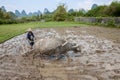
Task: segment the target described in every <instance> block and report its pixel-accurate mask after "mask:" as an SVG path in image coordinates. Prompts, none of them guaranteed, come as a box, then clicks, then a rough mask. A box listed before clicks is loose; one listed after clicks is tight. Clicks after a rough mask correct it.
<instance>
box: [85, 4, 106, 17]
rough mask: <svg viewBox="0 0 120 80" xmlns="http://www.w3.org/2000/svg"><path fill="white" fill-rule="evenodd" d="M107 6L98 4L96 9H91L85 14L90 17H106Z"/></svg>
mask: <svg viewBox="0 0 120 80" xmlns="http://www.w3.org/2000/svg"><path fill="white" fill-rule="evenodd" d="M106 7H107V6H98V7H96V8H95V9H91V10H89V11H88V12H87V13H86V14H85V16H89V17H105V16H107V14H106V13H105V9H106Z"/></svg>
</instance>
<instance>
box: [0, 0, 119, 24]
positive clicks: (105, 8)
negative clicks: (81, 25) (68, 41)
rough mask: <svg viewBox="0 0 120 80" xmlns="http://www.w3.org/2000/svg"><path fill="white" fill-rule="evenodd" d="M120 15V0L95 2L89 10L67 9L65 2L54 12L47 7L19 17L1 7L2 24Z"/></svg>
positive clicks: (0, 18) (0, 22)
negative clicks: (102, 2) (37, 12)
mask: <svg viewBox="0 0 120 80" xmlns="http://www.w3.org/2000/svg"><path fill="white" fill-rule="evenodd" d="M80 16H81V17H120V1H113V2H112V3H111V4H110V5H101V6H98V5H97V4H93V6H92V7H91V9H90V10H89V11H85V10H84V9H80V10H74V9H70V10H68V11H67V9H66V6H65V4H60V5H59V6H57V9H56V10H54V11H53V12H49V11H48V10H47V9H46V12H45V13H44V14H42V13H41V14H37V15H32V16H24V17H19V16H18V15H15V14H14V13H13V12H7V11H6V10H5V9H2V8H0V24H12V23H20V22H21V23H22V22H29V21H43V20H44V21H73V20H74V17H80Z"/></svg>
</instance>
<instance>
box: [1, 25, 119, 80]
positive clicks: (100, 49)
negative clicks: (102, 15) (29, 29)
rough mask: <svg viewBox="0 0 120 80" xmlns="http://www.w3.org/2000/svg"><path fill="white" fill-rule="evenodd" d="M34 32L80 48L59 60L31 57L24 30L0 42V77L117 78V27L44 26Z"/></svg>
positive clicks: (6, 79) (26, 79)
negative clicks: (78, 50) (63, 40)
mask: <svg viewBox="0 0 120 80" xmlns="http://www.w3.org/2000/svg"><path fill="white" fill-rule="evenodd" d="M34 33H35V35H36V38H37V40H39V39H43V38H49V37H57V38H62V39H66V40H67V41H68V42H70V43H74V44H77V45H78V46H79V47H78V49H80V50H81V51H80V52H77V53H74V52H73V51H68V52H67V54H68V55H69V57H66V56H65V55H63V56H62V57H61V58H60V59H59V60H58V59H54V58H51V59H50V58H41V57H40V55H39V54H38V55H36V56H35V57H33V53H34V52H32V51H31V50H30V49H29V45H28V44H27V41H26V39H25V35H26V33H25V34H23V35H20V36H17V37H14V38H13V39H11V40H8V41H6V42H5V43H2V44H0V80H120V43H119V42H120V37H119V35H118V34H120V30H119V29H118V30H117V29H113V28H112V29H111V28H102V27H73V28H51V29H48V28H45V29H35V30H34ZM110 35H111V36H110ZM37 40H36V42H37ZM25 53H27V56H25V55H24V56H23V54H25Z"/></svg>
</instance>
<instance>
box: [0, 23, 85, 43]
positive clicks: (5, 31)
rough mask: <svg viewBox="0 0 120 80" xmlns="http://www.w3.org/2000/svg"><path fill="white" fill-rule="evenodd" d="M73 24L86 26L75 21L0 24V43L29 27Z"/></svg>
mask: <svg viewBox="0 0 120 80" xmlns="http://www.w3.org/2000/svg"><path fill="white" fill-rule="evenodd" d="M73 26H86V25H83V24H80V23H76V22H30V23H22V24H10V25H0V43H2V42H4V41H6V40H8V39H10V38H12V37H14V36H17V35H19V34H22V33H24V32H25V31H26V29H28V28H29V27H31V28H33V29H34V28H51V27H73Z"/></svg>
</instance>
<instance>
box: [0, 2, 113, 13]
mask: <svg viewBox="0 0 120 80" xmlns="http://www.w3.org/2000/svg"><path fill="white" fill-rule="evenodd" d="M112 1H113V0H0V6H5V8H6V9H7V11H13V12H14V11H15V10H16V9H17V10H19V11H22V10H25V11H26V12H27V13H28V12H35V11H38V10H40V11H41V12H43V10H44V8H47V9H48V10H49V11H53V10H55V9H56V7H57V6H58V5H59V3H65V4H66V6H67V9H71V8H73V9H81V8H84V9H85V10H88V9H90V8H91V6H92V4H94V3H95V4H98V5H108V4H110V3H111V2H112Z"/></svg>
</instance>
